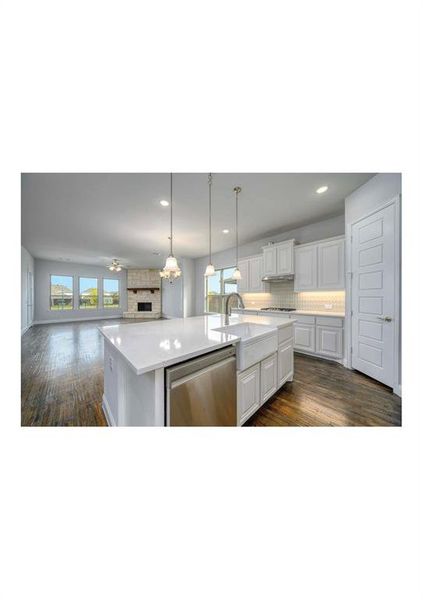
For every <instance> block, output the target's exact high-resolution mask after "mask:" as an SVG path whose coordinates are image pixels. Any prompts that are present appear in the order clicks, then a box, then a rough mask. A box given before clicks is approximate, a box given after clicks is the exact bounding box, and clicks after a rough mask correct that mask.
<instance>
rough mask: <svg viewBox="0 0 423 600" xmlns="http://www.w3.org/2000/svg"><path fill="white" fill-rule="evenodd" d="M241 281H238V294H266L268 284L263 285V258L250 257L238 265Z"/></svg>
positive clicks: (259, 256)
mask: <svg viewBox="0 0 423 600" xmlns="http://www.w3.org/2000/svg"><path fill="white" fill-rule="evenodd" d="M238 267H239V270H240V271H241V279H240V280H239V281H238V292H239V293H241V294H242V293H246V292H264V291H266V287H265V286H266V284H265V283H263V281H262V277H263V257H262V256H261V255H258V256H250V257H249V258H243V259H242V260H240V261H239V263H238Z"/></svg>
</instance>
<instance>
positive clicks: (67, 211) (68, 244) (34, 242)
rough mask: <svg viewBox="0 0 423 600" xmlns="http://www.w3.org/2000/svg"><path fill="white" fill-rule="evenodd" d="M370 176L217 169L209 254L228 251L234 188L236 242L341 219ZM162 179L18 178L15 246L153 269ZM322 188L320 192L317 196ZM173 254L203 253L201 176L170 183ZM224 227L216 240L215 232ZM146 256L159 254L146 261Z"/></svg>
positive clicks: (180, 176)
mask: <svg viewBox="0 0 423 600" xmlns="http://www.w3.org/2000/svg"><path fill="white" fill-rule="evenodd" d="M372 176H373V174H372V173H314V174H313V173H305V174H304V173H302V174H296V173H288V174H280V173H277V174H276V173H218V174H215V175H214V176H213V233H212V236H213V238H212V243H213V252H217V251H219V250H224V249H226V248H230V247H233V246H234V245H235V231H234V223H235V195H234V193H233V188H234V186H235V185H240V186H241V187H242V192H241V194H240V197H239V199H240V202H239V212H240V216H239V240H240V244H242V243H245V242H250V241H253V240H256V239H259V238H261V237H265V236H266V235H270V234H272V233H274V232H277V231H284V230H285V231H286V230H289V229H293V228H294V227H298V226H301V225H305V224H307V223H312V222H315V221H319V220H322V219H324V218H326V217H329V216H332V215H336V214H340V213H342V212H343V210H344V198H345V196H347V195H348V194H350V193H351V192H352V191H353V190H355V189H356V188H357V187H359V186H360V185H362V184H363V183H365V182H366V181H367V180H368V179H370V178H371V177H372ZM169 179H170V177H169V174H166V173H143V174H132V173H131V174H123V173H113V174H105V173H104V174H102V173H78V174H71V173H54V174H51V173H31V174H23V175H22V243H23V245H24V246H25V247H26V248H27V249H28V250H29V252H31V254H32V255H33V256H35V257H37V258H45V259H53V260H70V261H72V262H80V263H87V264H93V265H97V264H98V265H106V264H107V263H108V262H110V261H111V259H112V258H118V259H120V260H121V261H122V263H123V264H124V265H125V266H128V267H136V266H142V267H160V266H161V265H162V263H163V260H164V258H165V256H166V255H167V253H168V244H169V242H168V235H169V218H170V209H169V207H167V208H164V207H162V206H161V205H160V200H163V199H169ZM322 185H327V186H329V189H328V191H327V192H326V193H325V194H322V195H319V194H316V192H315V190H316V189H317V188H318V187H319V186H322ZM173 199H174V202H173V206H174V252H175V254H177V255H178V256H186V257H193V258H196V257H199V256H204V255H206V254H207V253H208V179H207V174H205V173H195V174H193V173H176V174H175V175H174V177H173ZM224 228H227V229H229V230H230V233H229V234H226V235H225V234H223V233H222V229H224ZM153 252H160V253H161V255H160V256H155V255H154V254H153Z"/></svg>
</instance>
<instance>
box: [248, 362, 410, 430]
mask: <svg viewBox="0 0 423 600" xmlns="http://www.w3.org/2000/svg"><path fill="white" fill-rule="evenodd" d="M263 425H270V426H272V425H273V426H298V425H302V426H314V427H316V426H317V427H318V426H381V427H386V426H400V425H401V398H400V397H399V396H396V395H395V394H393V393H392V390H391V388H388V387H386V386H385V385H382V384H381V383H379V382H377V381H375V380H374V379H371V378H370V377H367V376H366V375H362V374H361V373H359V372H358V371H350V370H349V369H345V368H344V367H343V366H341V365H339V364H338V363H335V362H330V361H326V360H322V359H320V358H314V357H311V356H306V355H304V354H298V353H296V354H295V358H294V380H293V381H292V382H291V383H285V385H284V386H283V387H282V388H281V389H280V390H279V391H278V392H277V393H276V394H275V395H274V396H273V397H272V398H271V399H270V400H269V401H268V402H267V403H266V404H265V405H263V406H262V407H261V409H260V410H259V411H258V412H257V413H256V414H255V415H253V416H252V417H251V419H249V420H248V421H247V423H245V426H263Z"/></svg>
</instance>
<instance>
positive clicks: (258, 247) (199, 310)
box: [195, 214, 345, 315]
mask: <svg viewBox="0 0 423 600" xmlns="http://www.w3.org/2000/svg"><path fill="white" fill-rule="evenodd" d="M344 231H345V217H344V215H343V214H342V215H338V216H336V217H332V218H330V219H325V220H324V221H318V222H317V223H311V224H309V225H305V226H304V227H299V228H298V229H292V230H290V231H284V232H283V233H279V234H276V235H272V236H271V237H266V238H260V239H259V240H256V241H254V242H249V243H248V244H243V245H242V246H240V247H239V257H240V258H243V257H244V256H252V255H254V254H260V253H261V251H262V246H264V245H265V244H267V243H268V242H282V241H284V240H289V239H295V240H296V241H297V242H299V243H300V244H305V243H307V242H315V241H316V240H323V239H325V238H328V237H332V236H335V235H343V233H344ZM212 259H213V264H214V266H215V268H216V269H222V268H224V267H232V266H234V265H235V248H229V249H228V250H224V251H223V252H218V253H216V254H213V256H212ZM207 263H208V256H204V257H202V258H197V259H196V260H195V314H197V315H202V314H203V313H204V294H205V289H204V271H205V270H206V266H207Z"/></svg>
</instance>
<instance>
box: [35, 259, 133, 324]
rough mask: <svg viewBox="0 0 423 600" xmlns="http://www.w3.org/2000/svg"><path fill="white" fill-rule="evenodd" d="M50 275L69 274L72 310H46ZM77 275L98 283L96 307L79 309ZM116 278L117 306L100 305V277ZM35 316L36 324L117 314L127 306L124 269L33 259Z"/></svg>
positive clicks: (120, 314) (101, 286) (100, 317)
mask: <svg viewBox="0 0 423 600" xmlns="http://www.w3.org/2000/svg"><path fill="white" fill-rule="evenodd" d="M50 275H72V276H73V293H74V296H73V298H74V302H73V306H74V308H73V310H54V311H52V310H50ZM79 277H97V279H98V286H99V308H98V309H94V310H79V309H78V308H77V307H78V293H79V290H78V287H79V281H78V278H79ZM103 278H105V279H119V280H120V304H121V305H120V307H119V309H107V308H102V304H103V289H102V288H103V285H102V279H103ZM34 280H35V281H34V284H35V286H34V289H35V319H34V321H35V322H37V323H43V322H48V321H68V320H81V319H83V320H85V319H102V318H104V317H121V316H122V313H123V312H124V311H125V310H126V306H127V291H126V287H127V286H126V280H127V275H126V270H125V269H122V271H120V272H119V273H113V272H111V271H109V269H107V268H106V267H99V266H90V265H82V264H76V263H68V262H62V261H52V260H41V259H39V258H36V259H35V277H34Z"/></svg>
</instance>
